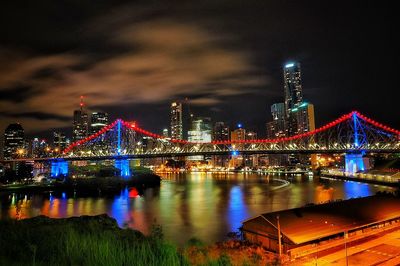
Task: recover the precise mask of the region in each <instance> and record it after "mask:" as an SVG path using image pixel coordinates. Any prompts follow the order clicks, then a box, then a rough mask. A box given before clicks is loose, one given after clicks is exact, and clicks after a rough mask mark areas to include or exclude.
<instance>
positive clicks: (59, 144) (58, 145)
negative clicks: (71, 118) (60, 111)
mask: <svg viewBox="0 0 400 266" xmlns="http://www.w3.org/2000/svg"><path fill="white" fill-rule="evenodd" d="M53 146H54V151H55V152H56V153H60V152H62V151H63V150H64V149H65V148H66V147H67V137H66V136H65V134H64V133H63V132H60V131H55V132H53Z"/></svg>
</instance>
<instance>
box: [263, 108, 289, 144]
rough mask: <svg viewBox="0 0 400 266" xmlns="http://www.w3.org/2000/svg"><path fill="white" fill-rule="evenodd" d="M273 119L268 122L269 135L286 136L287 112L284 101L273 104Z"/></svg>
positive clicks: (271, 136)
mask: <svg viewBox="0 0 400 266" xmlns="http://www.w3.org/2000/svg"><path fill="white" fill-rule="evenodd" d="M271 115H272V121H271V122H268V123H267V137H268V138H272V139H273V138H281V137H284V136H286V133H287V132H286V112H285V104H284V103H275V104H273V105H272V106H271Z"/></svg>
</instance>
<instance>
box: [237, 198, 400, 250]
mask: <svg viewBox="0 0 400 266" xmlns="http://www.w3.org/2000/svg"><path fill="white" fill-rule="evenodd" d="M277 216H279V221H280V227H281V232H282V234H283V235H284V236H285V237H287V238H288V239H289V240H291V241H292V242H293V243H294V244H302V243H306V242H310V241H313V240H318V239H321V238H325V237H329V236H332V235H337V234H340V233H343V232H344V231H351V230H355V229H357V228H360V227H363V226H367V225H370V224H374V223H379V222H382V221H385V220H391V219H394V218H397V217H400V199H399V198H396V197H393V196H381V195H380V196H371V197H366V198H357V199H350V200H343V201H335V202H330V203H326V204H319V205H311V206H306V207H301V208H295V209H289V210H283V211H277V212H270V213H264V214H262V215H260V216H258V217H255V218H252V219H249V220H247V221H245V222H244V224H246V223H248V222H252V223H254V222H255V223H259V224H260V228H262V225H261V223H262V224H264V226H265V223H268V224H270V225H272V226H273V227H275V228H277ZM260 218H263V219H260Z"/></svg>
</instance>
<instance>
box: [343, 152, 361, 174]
mask: <svg viewBox="0 0 400 266" xmlns="http://www.w3.org/2000/svg"><path fill="white" fill-rule="evenodd" d="M345 163H346V165H345V166H346V172H349V173H352V174H354V173H357V172H358V171H364V170H365V165H364V159H363V155H362V154H361V153H357V154H346V155H345Z"/></svg>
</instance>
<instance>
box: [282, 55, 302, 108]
mask: <svg viewBox="0 0 400 266" xmlns="http://www.w3.org/2000/svg"><path fill="white" fill-rule="evenodd" d="M283 81H284V88H285V109H286V116H289V114H290V110H291V109H293V108H295V107H296V106H297V105H299V104H301V103H302V102H303V91H302V87H301V69H300V63H297V62H293V63H288V64H286V65H285V67H284V68H283Z"/></svg>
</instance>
